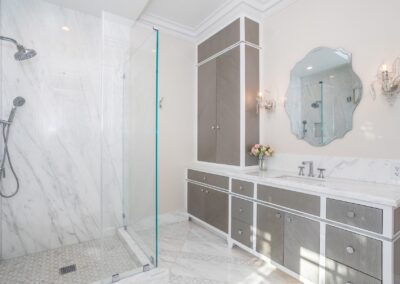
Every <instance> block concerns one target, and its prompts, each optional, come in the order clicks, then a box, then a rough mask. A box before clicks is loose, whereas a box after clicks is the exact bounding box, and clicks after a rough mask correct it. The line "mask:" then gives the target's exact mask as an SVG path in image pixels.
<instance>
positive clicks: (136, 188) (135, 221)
mask: <svg viewBox="0 0 400 284" xmlns="http://www.w3.org/2000/svg"><path fill="white" fill-rule="evenodd" d="M157 36H158V32H157V31H155V30H153V29H152V28H149V27H143V26H138V25H135V23H134V22H132V21H130V20H128V19H125V18H122V17H120V16H117V15H114V14H110V13H106V12H104V13H103V74H102V86H103V87H102V89H103V119H102V121H103V142H102V156H103V157H102V199H103V203H102V204H103V214H102V224H103V238H104V240H105V241H104V253H105V255H104V264H105V265H108V263H109V262H107V259H108V256H107V253H106V252H107V250H108V249H107V241H106V240H107V239H108V238H113V237H115V236H117V237H118V238H119V240H122V242H123V244H124V247H125V248H126V250H127V251H128V253H129V255H130V258H129V259H128V258H127V257H126V256H124V257H125V258H126V259H127V261H126V262H125V263H124V266H120V267H118V268H115V270H114V271H113V274H112V275H114V278H116V279H119V278H123V277H126V276H130V275H132V274H135V273H139V272H142V271H145V270H148V269H151V268H153V267H155V266H156V265H157V231H156V230H157V221H156V218H157V200H156V198H157V154H156V151H157V136H156V135H157V111H158V110H157V103H156V102H157V72H156V70H157V56H158V46H157ZM115 257H118V256H115ZM110 276H111V275H110Z"/></svg>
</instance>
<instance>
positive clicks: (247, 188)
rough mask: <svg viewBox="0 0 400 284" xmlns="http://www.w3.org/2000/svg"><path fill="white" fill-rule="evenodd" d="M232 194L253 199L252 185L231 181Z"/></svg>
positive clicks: (235, 180) (246, 182)
mask: <svg viewBox="0 0 400 284" xmlns="http://www.w3.org/2000/svg"><path fill="white" fill-rule="evenodd" d="M232 192H234V193H237V194H241V195H244V196H248V197H252V198H253V197H254V183H252V182H248V181H242V180H237V179H232Z"/></svg>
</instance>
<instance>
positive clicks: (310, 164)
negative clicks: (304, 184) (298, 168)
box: [302, 161, 314, 177]
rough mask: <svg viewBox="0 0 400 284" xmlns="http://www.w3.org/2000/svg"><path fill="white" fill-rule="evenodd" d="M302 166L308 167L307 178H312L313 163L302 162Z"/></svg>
mask: <svg viewBox="0 0 400 284" xmlns="http://www.w3.org/2000/svg"><path fill="white" fill-rule="evenodd" d="M302 164H303V165H307V164H308V165H309V168H308V176H309V177H314V162H313V161H303V162H302Z"/></svg>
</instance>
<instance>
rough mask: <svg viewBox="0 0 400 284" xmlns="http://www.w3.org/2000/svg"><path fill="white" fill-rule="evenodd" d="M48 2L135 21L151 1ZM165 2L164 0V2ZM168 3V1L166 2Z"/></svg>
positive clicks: (96, 0) (81, 0)
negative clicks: (115, 15) (111, 14)
mask: <svg viewBox="0 0 400 284" xmlns="http://www.w3.org/2000/svg"><path fill="white" fill-rule="evenodd" d="M47 1H48V2H51V3H54V4H57V5H60V6H63V7H66V8H70V9H74V10H78V11H81V12H84V13H88V14H92V15H95V16H101V14H102V11H106V12H109V13H113V14H117V15H119V16H123V17H126V18H129V19H131V20H137V19H138V18H139V17H140V15H141V14H142V12H143V10H144V9H145V8H146V6H147V5H148V3H149V2H150V1H151V0H47ZM164 1H166V0H164ZM166 2H168V1H166Z"/></svg>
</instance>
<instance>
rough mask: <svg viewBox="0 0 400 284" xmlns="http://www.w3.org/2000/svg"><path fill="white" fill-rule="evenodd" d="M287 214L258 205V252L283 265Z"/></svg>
mask: <svg viewBox="0 0 400 284" xmlns="http://www.w3.org/2000/svg"><path fill="white" fill-rule="evenodd" d="M284 220H285V213H283V212H281V211H278V210H276V209H273V208H269V207H266V206H263V205H257V235H256V250H257V252H259V253H261V254H263V255H265V256H267V257H269V258H270V259H272V260H273V261H275V262H277V263H279V264H281V265H283V243H284V241H283V240H284Z"/></svg>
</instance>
